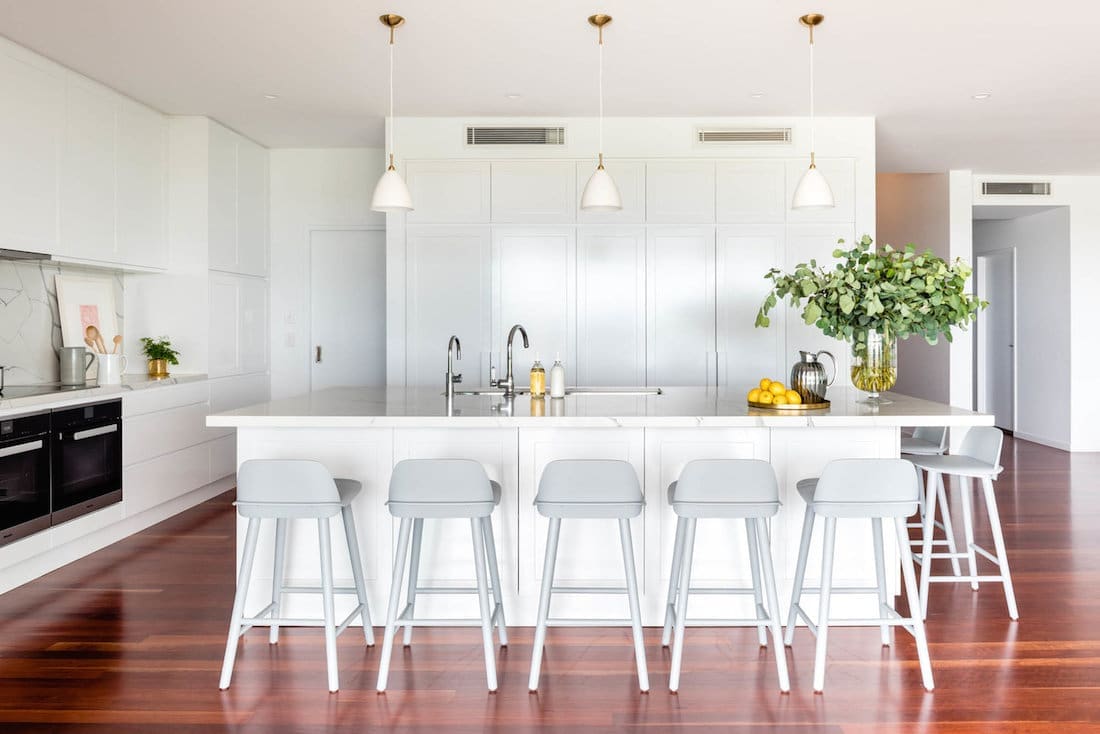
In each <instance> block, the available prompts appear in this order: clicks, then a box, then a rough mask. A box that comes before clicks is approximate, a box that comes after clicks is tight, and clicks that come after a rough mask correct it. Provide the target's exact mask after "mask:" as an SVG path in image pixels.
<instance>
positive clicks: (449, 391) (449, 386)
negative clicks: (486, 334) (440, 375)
mask: <svg viewBox="0 0 1100 734" xmlns="http://www.w3.org/2000/svg"><path fill="white" fill-rule="evenodd" d="M455 358H457V359H462V342H460V341H459V340H458V337H457V336H454V335H452V336H451V339H450V341H448V342H447V376H446V386H445V390H446V395H447V400H451V399H452V398H454V396H455V383H456V382H462V375H460V374H459V375H456V374H455V369H454V359H455Z"/></svg>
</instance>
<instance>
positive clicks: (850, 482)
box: [795, 457, 948, 518]
mask: <svg viewBox="0 0 1100 734" xmlns="http://www.w3.org/2000/svg"><path fill="white" fill-rule="evenodd" d="M929 458H936V459H940V458H948V457H929ZM884 488H885V489H884ZM795 489H796V490H797V491H798V494H799V495H800V496H801V497H802V499H803V500H804V501H805V502H806V504H807V505H813V509H814V512H816V513H817V514H819V515H821V516H823V517H863V518H867V517H909V516H910V515H912V514H913V513H915V512H916V511H917V497H918V496H919V494H920V482H919V479H918V476H917V473H916V471H915V470H914V469H913V464H912V463H910V462H909V461H907V460H905V459H837V460H835V461H833V462H830V464H829V466H828V467H827V471H826V472H825V473H824V474H823V475H822V477H818V478H810V479H802V480H799V481H798V482H797V483H796V484H795Z"/></svg>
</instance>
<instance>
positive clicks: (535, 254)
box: [492, 227, 577, 385]
mask: <svg viewBox="0 0 1100 734" xmlns="http://www.w3.org/2000/svg"><path fill="white" fill-rule="evenodd" d="M576 267H577V264H576V242H575V235H574V231H573V229H563V228H555V227H543V228H530V229H494V230H493V300H494V303H493V324H492V332H493V334H492V336H493V351H494V352H495V353H496V354H497V355H499V356H498V358H497V359H495V360H494V362H493V364H495V365H497V367H498V369H497V373H498V376H499V377H504V370H505V367H504V360H505V352H506V346H505V344H506V340H507V336H508V334H507V332H508V330H509V329H510V328H511V327H512V324H523V326H524V327H525V328H526V329H527V334H528V337H529V340H530V345H531V346H530V349H529V350H524V349H523V348H522V347H523V341H522V340H521V339H520V337H519V335H518V334H517V335H516V340H517V341H516V342H514V343H513V352H514V355H515V370H514V374H515V380H516V384H517V385H523V384H526V383H527V382H528V372H529V370H530V368H531V363H532V362H533V361H534V359H535V354H536V353H538V355H539V357H540V358H541V359H543V360H544V366H545V361H550V362H552V361H553V359H554V356H555V355H557V354H560V355H561V358H562V359H563V360H564V361H565V364H566V375H568V374H569V370H570V365H571V364H573V358H574V353H575V350H574V347H575V344H576V314H577V311H576V278H575V277H574V275H575V273H576ZM566 381H567V382H572V380H570V379H569V378H568V377H567V378H566Z"/></svg>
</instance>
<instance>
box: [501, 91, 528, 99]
mask: <svg viewBox="0 0 1100 734" xmlns="http://www.w3.org/2000/svg"><path fill="white" fill-rule="evenodd" d="M504 96H505V97H507V98H508V99H519V98H520V97H522V96H523V95H522V94H517V93H515V92H509V93H508V94H506V95H504Z"/></svg>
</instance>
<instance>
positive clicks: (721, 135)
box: [695, 127, 791, 143]
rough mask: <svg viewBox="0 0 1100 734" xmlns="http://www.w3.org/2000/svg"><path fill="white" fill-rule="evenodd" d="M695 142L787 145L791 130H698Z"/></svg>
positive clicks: (776, 128) (783, 128) (785, 128)
mask: <svg viewBox="0 0 1100 734" xmlns="http://www.w3.org/2000/svg"><path fill="white" fill-rule="evenodd" d="M695 133H696V140H697V141H698V142H700V143H789V142H791V129H790V128H789V127H775V128H741V129H736V128H726V129H711V130H706V129H703V128H699V129H698V130H696V131H695Z"/></svg>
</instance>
